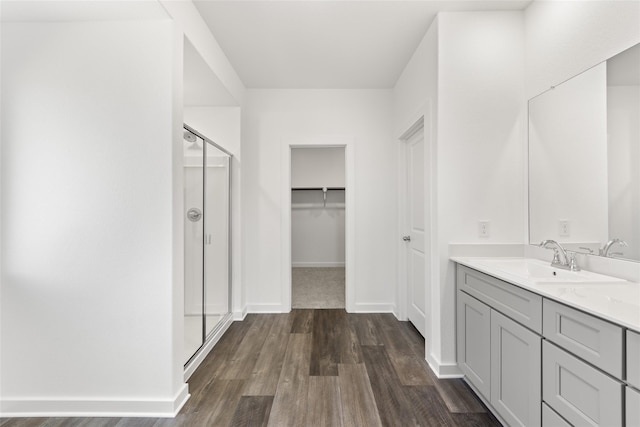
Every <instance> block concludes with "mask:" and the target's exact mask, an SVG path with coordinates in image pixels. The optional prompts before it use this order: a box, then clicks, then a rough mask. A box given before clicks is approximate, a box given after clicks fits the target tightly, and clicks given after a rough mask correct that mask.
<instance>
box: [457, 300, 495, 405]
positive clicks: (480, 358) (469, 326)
mask: <svg viewBox="0 0 640 427" xmlns="http://www.w3.org/2000/svg"><path fill="white" fill-rule="evenodd" d="M457 306H458V307H457V322H458V325H457V328H458V333H457V344H458V365H459V366H460V369H461V370H462V372H464V374H465V375H466V376H467V378H469V380H470V381H471V382H472V383H473V385H474V386H475V387H476V389H477V390H478V392H480V394H482V396H484V397H485V398H486V399H489V398H490V388H489V387H490V381H491V377H490V373H491V365H490V360H491V359H490V357H491V354H490V342H489V336H490V333H491V309H490V308H489V306H488V305H486V304H483V303H481V302H480V301H478V300H477V299H475V298H473V297H471V296H469V295H467V294H465V293H463V292H458V302H457Z"/></svg>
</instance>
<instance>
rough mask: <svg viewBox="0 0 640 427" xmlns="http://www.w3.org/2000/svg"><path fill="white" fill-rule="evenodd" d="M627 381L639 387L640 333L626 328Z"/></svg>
mask: <svg viewBox="0 0 640 427" xmlns="http://www.w3.org/2000/svg"><path fill="white" fill-rule="evenodd" d="M627 382H628V383H629V384H631V385H632V386H634V387H635V388H637V389H640V334H638V333H637V332H633V331H629V330H627Z"/></svg>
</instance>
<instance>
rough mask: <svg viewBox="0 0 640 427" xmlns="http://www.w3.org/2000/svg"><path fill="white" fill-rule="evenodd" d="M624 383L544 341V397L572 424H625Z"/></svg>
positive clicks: (610, 425)
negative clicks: (623, 417) (623, 418)
mask: <svg viewBox="0 0 640 427" xmlns="http://www.w3.org/2000/svg"><path fill="white" fill-rule="evenodd" d="M622 394H623V385H622V383H620V382H618V381H616V380H614V379H613V378H611V377H609V376H608V375H606V374H604V373H603V372H600V371H599V370H597V369H596V368H594V367H592V366H589V365H588V364H586V363H585V362H583V361H581V360H580V359H578V358H577V357H574V356H572V355H571V354H569V353H567V352H566V351H564V350H562V349H559V348H558V347H556V346H555V345H553V344H551V343H550V342H548V341H544V342H543V344H542V399H543V400H544V401H545V402H546V403H547V404H548V405H549V406H550V407H551V408H553V409H554V410H555V411H556V412H557V413H558V414H560V415H561V416H562V417H563V418H564V419H566V420H567V421H568V422H569V423H571V424H573V425H589V426H603V427H615V426H621V425H622Z"/></svg>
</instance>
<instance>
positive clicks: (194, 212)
mask: <svg viewBox="0 0 640 427" xmlns="http://www.w3.org/2000/svg"><path fill="white" fill-rule="evenodd" d="M187 218H188V219H189V221H191V222H198V221H200V218H202V211H201V210H200V209H198V208H191V209H189V210H188V211H187Z"/></svg>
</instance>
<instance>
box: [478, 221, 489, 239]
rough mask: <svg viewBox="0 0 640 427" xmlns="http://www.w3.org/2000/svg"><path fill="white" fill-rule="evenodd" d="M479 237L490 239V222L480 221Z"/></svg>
mask: <svg viewBox="0 0 640 427" xmlns="http://www.w3.org/2000/svg"><path fill="white" fill-rule="evenodd" d="M478 237H489V221H478Z"/></svg>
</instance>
